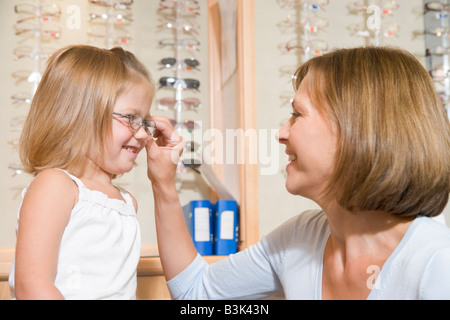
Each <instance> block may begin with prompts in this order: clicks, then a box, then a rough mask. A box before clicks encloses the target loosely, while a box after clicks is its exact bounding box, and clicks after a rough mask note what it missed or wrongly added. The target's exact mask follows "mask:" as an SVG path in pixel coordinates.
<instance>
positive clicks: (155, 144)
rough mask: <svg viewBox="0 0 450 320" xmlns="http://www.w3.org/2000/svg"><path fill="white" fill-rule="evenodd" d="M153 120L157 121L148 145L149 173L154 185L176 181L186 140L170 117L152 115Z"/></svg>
mask: <svg viewBox="0 0 450 320" xmlns="http://www.w3.org/2000/svg"><path fill="white" fill-rule="evenodd" d="M152 120H153V121H155V123H156V131H155V133H154V134H153V139H149V141H148V143H147V145H146V150H147V175H148V177H149V179H150V180H151V181H152V184H153V185H158V184H163V183H174V180H175V173H176V169H177V165H178V161H179V159H180V156H181V154H182V153H183V150H184V147H185V142H184V141H183V138H182V137H180V136H179V135H178V134H177V133H176V132H175V130H174V129H173V127H172V125H171V124H170V122H169V119H167V118H165V117H152Z"/></svg>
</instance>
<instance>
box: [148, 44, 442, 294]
mask: <svg viewBox="0 0 450 320" xmlns="http://www.w3.org/2000/svg"><path fill="white" fill-rule="evenodd" d="M294 85H295V89H297V92H296V95H295V99H294V101H293V104H292V107H293V112H292V117H291V119H290V120H289V121H288V122H287V123H286V124H285V125H284V126H283V128H281V130H280V131H279V137H278V138H279V141H280V143H281V144H283V145H285V146H286V154H287V155H288V156H289V159H290V163H289V164H288V165H287V167H286V171H287V180H286V188H287V190H288V191H289V192H290V193H292V194H294V195H300V196H303V197H307V198H309V199H312V200H313V201H315V202H316V203H318V204H319V205H320V207H321V208H322V210H320V211H308V212H305V213H303V214H301V215H299V216H297V217H294V218H293V219H291V220H289V221H287V222H286V223H284V224H283V225H282V226H280V227H279V228H277V229H276V230H275V231H273V232H272V233H270V234H269V235H267V236H266V237H263V239H262V240H261V241H260V242H259V243H257V244H256V245H254V246H252V247H250V248H248V249H246V250H244V251H243V252H240V253H238V254H236V255H233V256H230V257H228V258H226V259H223V260H221V261H220V262H218V263H215V264H213V265H210V266H209V265H208V264H207V263H206V262H205V261H204V260H203V259H202V258H201V257H200V256H199V255H197V253H196V251H195V248H194V246H193V245H192V241H191V239H190V237H189V234H188V232H187V230H186V227H185V225H184V220H183V215H182V211H181V207H180V204H179V201H178V198H177V195H176V189H175V186H174V172H175V168H174V164H173V163H170V161H169V157H170V152H169V149H170V148H175V149H176V150H180V149H181V146H180V143H178V139H177V138H176V137H171V135H172V133H173V131H172V130H171V129H170V127H169V126H168V125H167V124H166V123H165V122H164V121H162V120H161V119H157V127H158V128H160V129H161V130H162V131H161V132H160V138H159V139H158V140H157V142H156V143H153V141H150V143H149V144H148V145H147V148H148V150H147V151H148V157H149V163H150V164H149V171H148V174H149V178H150V179H151V181H152V183H153V193H154V196H155V209H156V212H155V214H156V224H157V233H158V244H159V250H160V255H161V260H162V264H163V268H164V272H165V275H166V278H167V280H168V285H169V289H170V291H171V293H172V296H173V297H174V298H177V299H181V298H187V299H225V298H226V299H229V298H234V299H235V298H252V299H254V298H263V297H267V296H271V295H273V294H276V293H280V292H284V294H285V296H286V298H288V299H367V298H368V299H433V298H443V299H450V272H448V270H450V231H449V229H447V228H446V227H445V226H443V225H441V224H439V223H437V222H436V221H434V220H433V219H430V217H434V216H436V215H438V214H440V213H441V212H442V210H443V209H444V208H445V206H446V204H447V201H448V196H449V190H450V177H449V172H450V164H449V161H448V159H450V125H449V121H448V118H447V117H446V114H445V112H444V108H443V107H442V104H441V102H440V101H439V99H438V97H437V95H436V94H435V91H434V86H433V83H432V80H431V79H430V76H429V75H428V73H427V71H426V70H425V69H424V68H423V67H422V66H421V64H420V63H419V62H418V61H417V59H415V58H414V57H413V56H412V55H411V54H409V53H407V52H404V51H401V50H398V49H392V48H382V47H379V48H372V47H366V48H356V49H342V50H337V51H334V52H331V53H329V54H326V55H324V56H321V57H317V58H314V59H312V60H310V61H308V62H306V63H305V64H304V65H302V66H301V67H300V68H299V69H298V71H297V72H296V77H295V80H294ZM170 137H171V139H170ZM160 146H163V147H164V148H163V149H161V148H160ZM172 154H173V152H172Z"/></svg>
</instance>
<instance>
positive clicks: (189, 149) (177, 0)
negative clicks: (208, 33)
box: [158, 0, 202, 173]
mask: <svg viewBox="0 0 450 320" xmlns="http://www.w3.org/2000/svg"><path fill="white" fill-rule="evenodd" d="M158 13H159V16H160V24H159V26H158V29H159V31H161V32H163V33H167V32H168V31H169V32H170V31H171V32H172V35H173V36H172V37H166V38H163V39H161V40H160V41H159V45H160V48H161V49H162V50H167V49H172V52H173V56H170V57H166V58H163V59H161V61H160V70H163V71H164V72H166V71H167V73H168V74H167V76H163V77H161V78H160V79H159V89H171V91H173V92H171V94H172V95H173V96H172V97H167V96H166V97H163V98H161V99H159V100H158V109H159V110H163V111H170V110H171V111H173V112H174V118H172V119H171V122H172V125H173V126H174V128H175V130H176V131H177V133H178V134H179V135H180V136H182V137H183V138H184V139H185V141H186V149H185V151H184V152H183V155H182V158H181V160H180V162H179V164H178V169H177V172H178V173H185V172H187V171H188V169H193V170H195V171H197V168H198V166H199V165H200V164H201V161H202V159H201V156H199V155H198V145H197V143H195V141H193V140H190V138H189V136H190V135H191V134H192V133H193V132H194V130H198V129H200V128H199V125H198V124H197V123H196V122H195V121H192V120H186V119H185V118H184V117H183V111H184V110H194V111H197V110H198V108H200V106H201V102H200V100H199V99H198V98H196V97H195V94H197V93H199V92H200V81H199V80H197V79H195V78H194V77H193V76H192V75H193V74H194V72H195V71H200V62H199V61H198V60H197V59H196V58H195V56H194V52H195V51H199V46H200V42H199V41H198V40H197V39H196V37H195V36H196V35H197V34H199V31H198V30H199V28H200V26H199V24H197V23H195V18H196V17H198V16H199V15H200V5H199V4H198V2H197V1H190V0H160V2H159V8H158ZM186 53H188V55H187V56H186ZM187 92H188V93H189V95H190V96H189V97H186V93H187ZM169 118H171V117H169Z"/></svg>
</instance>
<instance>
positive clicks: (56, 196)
mask: <svg viewBox="0 0 450 320" xmlns="http://www.w3.org/2000/svg"><path fill="white" fill-rule="evenodd" d="M27 197H28V198H36V197H37V198H41V199H42V198H44V199H48V200H51V201H56V203H55V204H64V205H65V206H67V205H71V204H72V207H73V206H74V205H75V204H76V202H77V201H78V186H77V185H76V183H75V182H74V181H73V180H72V179H71V178H70V177H69V176H68V175H67V174H66V173H64V172H62V171H61V170H57V169H45V170H43V171H41V172H40V173H39V174H38V175H37V176H36V177H35V178H34V180H33V181H32V182H31V184H30V186H29V187H28V189H27V192H26V195H25V198H27ZM24 200H25V199H24Z"/></svg>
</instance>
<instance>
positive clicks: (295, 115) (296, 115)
mask: <svg viewBox="0 0 450 320" xmlns="http://www.w3.org/2000/svg"><path fill="white" fill-rule="evenodd" d="M291 115H292V116H293V117H294V118H298V117H300V116H301V114H300V113H298V112H292V113H291Z"/></svg>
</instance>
